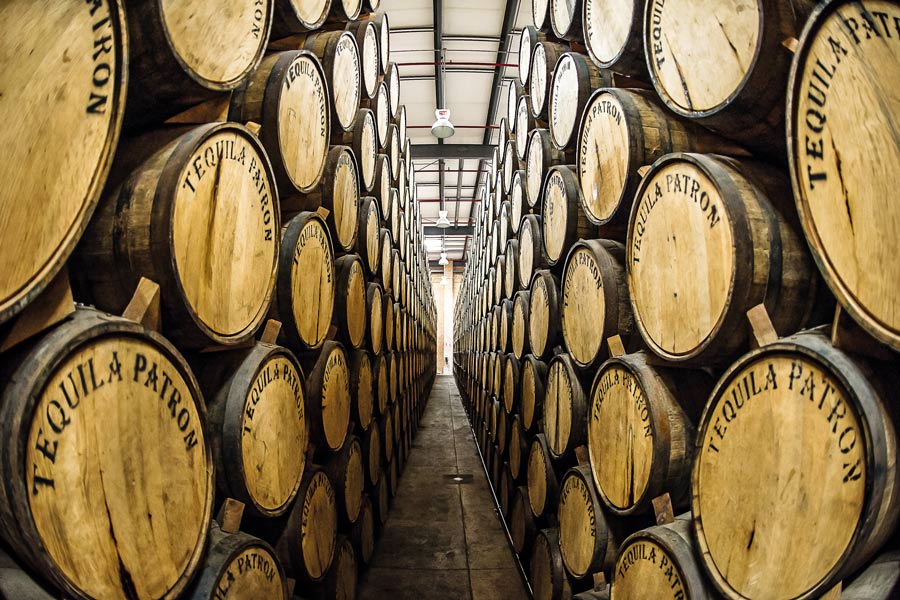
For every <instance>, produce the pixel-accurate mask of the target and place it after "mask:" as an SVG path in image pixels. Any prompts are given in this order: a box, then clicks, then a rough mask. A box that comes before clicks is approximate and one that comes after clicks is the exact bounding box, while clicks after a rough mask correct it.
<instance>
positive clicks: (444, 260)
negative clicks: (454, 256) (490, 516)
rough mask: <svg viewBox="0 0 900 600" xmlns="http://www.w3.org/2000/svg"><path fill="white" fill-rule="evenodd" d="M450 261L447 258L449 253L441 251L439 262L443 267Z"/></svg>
mask: <svg viewBox="0 0 900 600" xmlns="http://www.w3.org/2000/svg"><path fill="white" fill-rule="evenodd" d="M449 262H450V261H448V260H447V253H446V252H441V260H439V261H438V264H439V265H441V266H442V267H443V266H444V265H446V264H449Z"/></svg>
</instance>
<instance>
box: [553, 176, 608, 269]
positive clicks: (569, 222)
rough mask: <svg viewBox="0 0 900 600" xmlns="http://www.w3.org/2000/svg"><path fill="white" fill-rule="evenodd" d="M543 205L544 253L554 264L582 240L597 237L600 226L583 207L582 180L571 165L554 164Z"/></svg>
mask: <svg viewBox="0 0 900 600" xmlns="http://www.w3.org/2000/svg"><path fill="white" fill-rule="evenodd" d="M542 204H543V206H542V208H541V226H542V227H543V236H542V237H543V240H544V253H545V254H546V257H547V262H548V263H550V265H551V266H553V265H556V264H557V263H559V262H560V261H561V260H563V259H564V258H565V256H566V254H567V253H568V252H569V249H570V248H571V247H572V245H573V244H574V243H575V242H577V241H578V240H584V239H591V238H594V237H596V236H597V234H598V232H597V228H596V227H595V226H594V224H593V223H591V222H590V220H589V219H588V218H587V215H586V214H584V210H583V209H582V208H581V193H580V191H579V189H578V181H577V180H576V177H575V173H574V172H573V171H572V169H570V168H569V167H564V166H557V167H553V168H551V169H550V171H549V173H547V182H546V184H544V197H543V202H542Z"/></svg>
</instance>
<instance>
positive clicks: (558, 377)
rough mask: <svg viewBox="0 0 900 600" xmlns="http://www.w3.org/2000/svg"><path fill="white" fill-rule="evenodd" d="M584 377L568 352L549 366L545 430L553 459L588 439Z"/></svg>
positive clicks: (557, 357) (569, 454) (545, 399)
mask: <svg viewBox="0 0 900 600" xmlns="http://www.w3.org/2000/svg"><path fill="white" fill-rule="evenodd" d="M585 387H586V386H584V385H582V381H581V377H580V375H579V374H578V372H577V371H576V370H575V365H574V364H573V363H572V359H571V358H569V355H568V354H557V355H556V356H554V357H553V360H552V361H550V365H549V366H548V367H547V386H546V390H547V391H546V396H545V397H544V415H543V417H544V433H545V434H546V436H547V449H548V450H550V454H551V455H552V456H553V458H556V459H560V458H565V457H567V456H571V455H572V454H573V453H574V451H575V448H576V447H577V446H580V445H582V444H583V443H584V442H585V441H586V440H587V421H588V413H589V412H590V405H589V399H588V395H587V392H586V391H585Z"/></svg>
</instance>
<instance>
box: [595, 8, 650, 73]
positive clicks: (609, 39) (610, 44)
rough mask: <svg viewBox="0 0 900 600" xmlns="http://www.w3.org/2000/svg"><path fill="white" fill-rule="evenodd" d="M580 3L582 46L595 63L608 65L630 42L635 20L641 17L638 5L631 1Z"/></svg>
mask: <svg viewBox="0 0 900 600" xmlns="http://www.w3.org/2000/svg"><path fill="white" fill-rule="evenodd" d="M583 2H584V14H583V23H582V24H583V27H584V41H585V45H586V46H587V47H588V50H589V52H590V54H591V57H592V58H593V59H594V61H595V62H597V63H598V64H599V66H601V67H608V66H610V65H611V64H612V63H614V62H615V61H616V59H618V58H619V57H621V56H622V53H623V51H624V50H625V48H626V46H627V45H628V43H629V42H630V41H631V40H630V39H629V36H630V34H631V32H632V30H633V28H634V27H635V20H640V19H641V18H642V17H643V11H642V10H640V8H642V6H639V5H638V3H637V2H635V0H583ZM636 8H637V9H638V10H637V11H636V10H635V9H636ZM636 13H637V14H636ZM638 35H640V34H639V33H638Z"/></svg>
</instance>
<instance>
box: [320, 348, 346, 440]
mask: <svg viewBox="0 0 900 600" xmlns="http://www.w3.org/2000/svg"><path fill="white" fill-rule="evenodd" d="M322 360H324V361H325V369H324V371H323V375H322V391H321V407H322V425H323V427H324V433H325V439H326V441H327V442H328V445H329V447H330V448H331V449H333V450H337V449H339V448H340V447H341V446H343V444H344V439H345V438H346V436H347V426H348V425H349V423H350V371H349V369H348V367H347V356H346V353H345V352H344V349H343V347H342V346H341V345H340V344H330V343H329V344H326V346H325V348H324V349H323V350H322V356H320V358H319V361H320V362H321V361H322Z"/></svg>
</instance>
